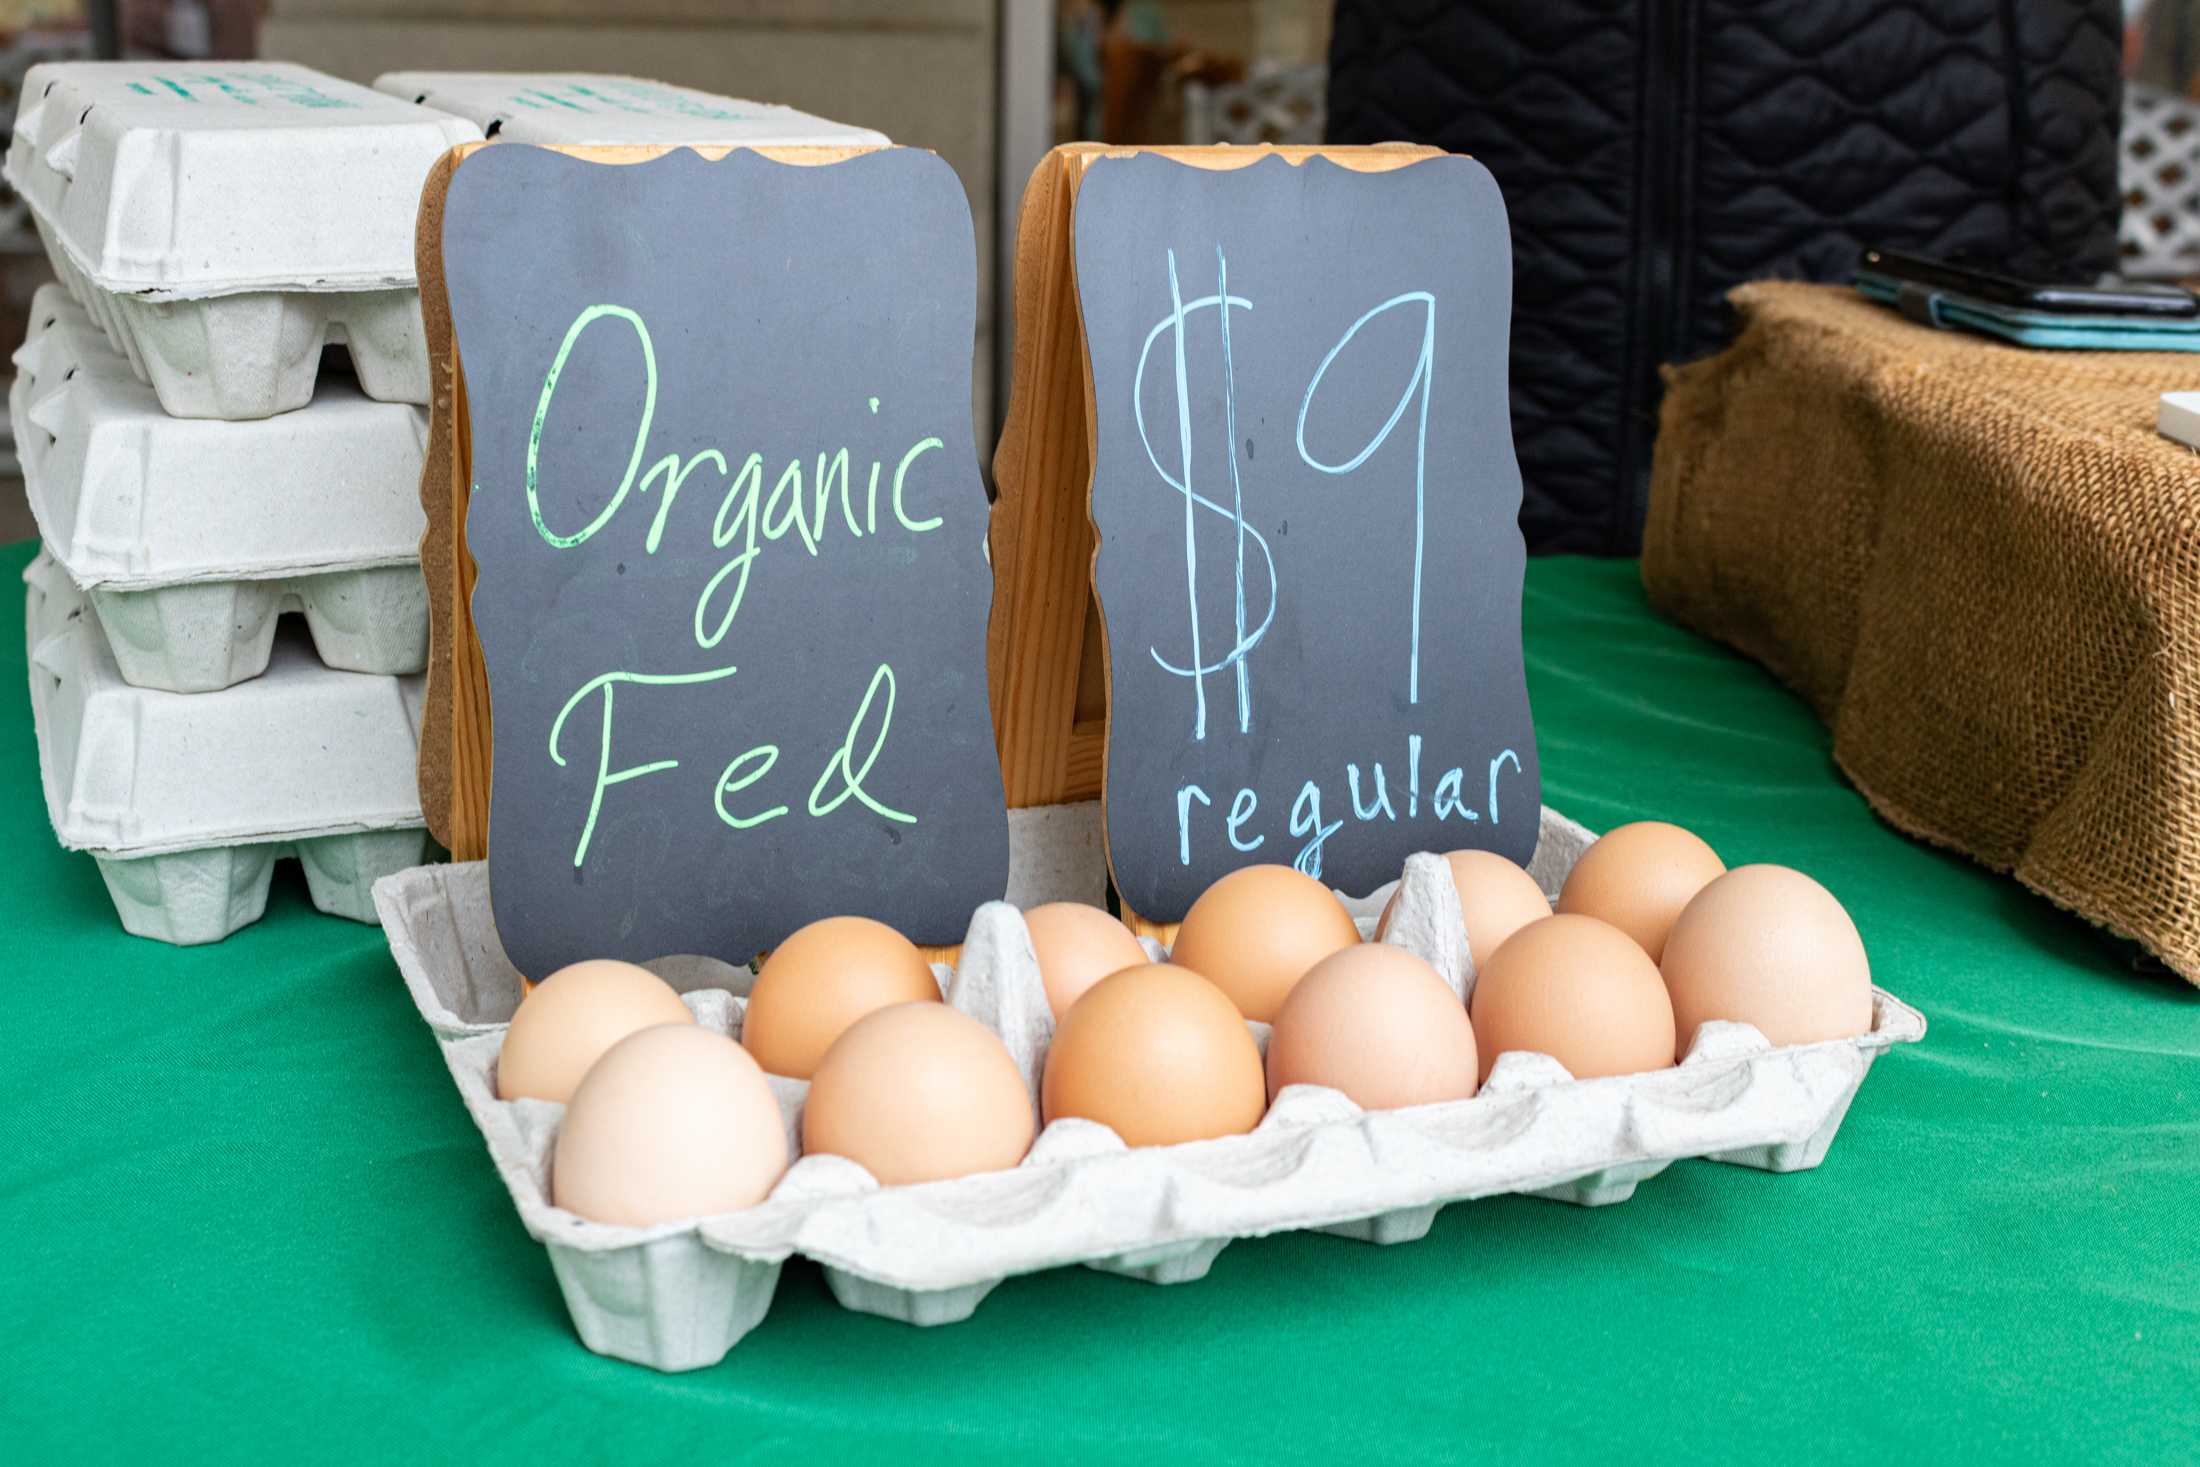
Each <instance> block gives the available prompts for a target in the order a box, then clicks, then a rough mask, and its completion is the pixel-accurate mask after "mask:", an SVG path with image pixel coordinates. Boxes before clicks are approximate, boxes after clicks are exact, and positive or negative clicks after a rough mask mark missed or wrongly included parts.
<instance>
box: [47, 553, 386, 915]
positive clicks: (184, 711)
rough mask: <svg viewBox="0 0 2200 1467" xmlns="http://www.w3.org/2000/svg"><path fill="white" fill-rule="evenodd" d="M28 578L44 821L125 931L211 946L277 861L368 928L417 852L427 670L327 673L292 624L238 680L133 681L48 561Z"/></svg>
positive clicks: (316, 899)
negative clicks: (82, 865) (380, 897)
mask: <svg viewBox="0 0 2200 1467" xmlns="http://www.w3.org/2000/svg"><path fill="white" fill-rule="evenodd" d="M23 579H24V581H25V582H26V583H27V584H28V586H29V588H30V589H29V600H28V606H27V608H26V618H27V621H28V629H29V639H30V684H31V715H32V720H33V723H34V724H35V727H36V734H37V740H38V766H39V774H40V776H41V778H42V781H43V783H44V786H45V794H46V813H47V816H48V818H49V819H51V821H52V822H53V828H54V834H55V835H56V836H57V837H59V839H60V841H61V844H62V845H63V846H65V847H67V848H68V849H70V850H72V851H88V852H90V853H91V855H92V857H93V859H94V860H96V861H97V862H98V863H99V872H100V875H101V877H103V878H104V879H105V881H106V883H107V892H108V895H110V896H111V897H113V898H114V903H115V912H116V914H117V915H118V916H119V917H120V918H121V920H122V925H123V927H124V928H125V929H127V930H128V931H131V932H134V933H136V934H138V935H139V936H141V937H153V938H158V939H160V940H162V941H165V942H173V943H179V944H188V943H201V942H218V941H220V940H221V939H222V938H224V937H227V936H228V935H229V934H230V933H231V932H234V931H235V930H236V929H238V928H239V927H242V926H244V925H245V924H247V923H249V922H254V921H257V920H258V919H259V917H260V915H261V913H262V912H264V911H265V910H266V907H267V892H268V881H269V878H270V876H271V874H272V871H273V867H274V863H275V861H276V859H277V858H278V857H280V856H296V857H297V858H298V860H299V862H300V863H301V864H302V865H303V866H304V867H305V873H306V883H307V886H308V888H309V890H310V891H311V893H312V896H313V903H314V905H315V906H317V907H319V908H320V909H321V910H322V911H324V912H333V913H335V914H336V915H338V916H343V917H350V918H352V919H353V920H354V921H360V922H372V921H374V920H376V912H375V908H374V902H373V897H372V889H373V886H374V883H375V882H376V881H377V880H379V879H381V878H382V877H384V876H386V875H388V874H390V873H391V872H393V871H399V870H402V869H404V868H406V867H409V866H417V865H418V864H419V863H420V862H421V861H423V860H425V859H427V856H428V851H429V844H428V834H427V830H426V828H425V825H424V822H423V821H422V819H421V814H420V796H419V792H418V790H417V788H416V786H415V783H414V772H415V771H414V764H415V760H416V757H417V749H418V737H419V728H420V703H421V696H422V689H421V682H422V679H421V678H419V677H402V678H401V677H390V676H383V675H377V674H371V673H358V672H337V671H334V670H333V669H330V668H328V667H324V666H323V665H322V664H321V662H320V660H319V659H318V658H316V657H315V656H314V654H313V650H312V648H311V647H310V646H308V645H307V644H306V642H305V639H304V637H303V636H302V635H300V634H296V633H295V632H294V633H293V634H292V635H288V636H280V637H278V638H277V639H276V645H275V649H274V656H273V658H272V659H271V660H270V662H269V664H268V668H267V672H266V675H265V676H263V677H260V678H256V679H254V680H253V681H251V682H247V683H240V684H238V685H237V686H236V687H234V688H229V689H225V690H224V691H222V692H218V693H169V692H160V691H155V690H151V689H146V688H138V687H132V686H131V685H130V684H129V683H127V682H125V681H124V680H123V677H122V675H121V672H120V670H119V669H118V668H117V667H116V665H115V660H114V657H113V655H112V653H111V652H110V651H109V650H108V647H107V639H106V636H105V634H104V633H103V632H102V631H101V630H100V626H99V622H98V620H97V619H96V618H95V617H93V616H91V615H89V614H88V611H87V608H86V606H85V604H84V601H83V598H82V596H81V594H80V593H79V592H78V591H77V589H76V588H75V587H74V586H73V585H71V584H70V582H69V579H68V577H67V576H66V575H64V574H63V573H62V571H61V569H60V567H59V566H57V565H55V564H54V562H53V560H52V559H51V558H50V557H48V556H46V555H44V554H41V555H39V556H38V557H37V558H36V559H34V560H33V561H32V562H31V565H30V569H29V570H27V571H25V572H24V576H23Z"/></svg>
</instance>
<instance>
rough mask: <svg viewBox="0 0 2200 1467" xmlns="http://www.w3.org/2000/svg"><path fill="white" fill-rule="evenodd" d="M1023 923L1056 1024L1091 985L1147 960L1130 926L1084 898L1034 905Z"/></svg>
mask: <svg viewBox="0 0 2200 1467" xmlns="http://www.w3.org/2000/svg"><path fill="white" fill-rule="evenodd" d="M1024 925H1025V926H1027V927H1029V928H1030V929H1031V948H1032V951H1033V952H1035V953H1037V954H1038V956H1039V977H1040V979H1041V980H1042V981H1043V982H1044V983H1045V984H1046V989H1047V1007H1049V1008H1051V1009H1053V1010H1054V1019H1055V1022H1056V1023H1060V1022H1061V1018H1062V1015H1064V1014H1066V1013H1068V1012H1069V1006H1070V1005H1071V1004H1073V1003H1075V1002H1077V1000H1078V999H1079V998H1081V997H1083V996H1084V992H1085V990H1086V989H1088V988H1090V987H1092V985H1093V984H1095V983H1098V982H1099V981H1100V980H1101V979H1103V978H1105V977H1107V976H1108V975H1109V974H1110V973H1120V972H1121V971H1123V969H1125V968H1136V967H1138V966H1140V965H1141V964H1143V963H1145V962H1147V961H1149V959H1148V958H1147V957H1146V950H1145V949H1144V948H1142V947H1140V946H1139V945H1138V939H1137V938H1136V937H1134V936H1132V935H1131V930H1130V929H1129V928H1128V927H1125V926H1124V925H1123V924H1122V923H1121V922H1119V921H1117V920H1116V919H1115V918H1114V917H1111V916H1109V915H1108V914H1107V913H1106V912H1104V911H1102V910H1101V909H1100V908H1098V907H1088V906H1086V905H1085V904H1084V903H1083V902H1048V903H1047V904H1046V905H1045V906H1040V907H1033V908H1032V909H1031V910H1030V911H1028V912H1026V913H1024Z"/></svg>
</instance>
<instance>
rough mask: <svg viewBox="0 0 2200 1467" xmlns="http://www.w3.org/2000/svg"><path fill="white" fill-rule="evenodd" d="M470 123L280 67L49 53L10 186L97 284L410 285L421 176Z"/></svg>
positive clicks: (19, 122)
mask: <svg viewBox="0 0 2200 1467" xmlns="http://www.w3.org/2000/svg"><path fill="white" fill-rule="evenodd" d="M480 136H481V129H480V128H479V127H477V126H475V125H474V124H473V123H471V122H468V121H466V120H464V119H463V118H458V117H452V116H449V115H447V114H445V113H440V112H436V111H433V110H431V109H429V108H426V107H421V106H418V105H416V104H414V103H412V102H408V101H403V100H400V99H399V98H396V97H392V96H388V95H386V94H384V93H381V92H377V91H374V90H373V89H371V88H368V87H362V86H358V85H355V84H354V83H351V82H347V81H341V80H339V79H337V78H336V77H333V76H327V75H324V74H322V73H321V72H318V71H313V70H311V69H309V68H307V67H303V66H296V65H293V64H291V63H289V62H282V61H225V62H205V63H184V62H170V61H56V62H46V63H42V64H40V65H38V66H34V67H32V68H31V69H30V71H29V73H28V74H27V75H26V76H25V77H24V79H23V84H22V91H21V100H20V102H19V104H18V107H17V111H16V117H15V132H14V136H13V138H12V139H11V140H10V142H9V144H8V152H7V162H6V165H5V169H4V173H5V177H6V179H7V181H8V182H9V183H10V184H11V185H13V186H14V188H15V190H16V191H17V192H18V193H20V194H21V195H22V196H23V198H24V199H25V200H26V201H27V202H28V203H29V204H30V206H31V208H32V209H33V210H35V211H36V212H37V214H38V215H39V217H40V219H41V220H42V221H43V222H44V223H45V224H46V226H47V231H46V232H47V234H48V235H49V243H50V244H54V245H58V247H59V249H60V250H61V251H62V253H63V254H65V255H66V256H67V258H68V260H69V262H70V263H71V264H73V265H74V266H75V267H76V268H77V269H78V270H79V271H81V272H82V273H83V275H85V276H86V277H88V278H89V280H90V281H91V283H92V284H94V285H96V286H98V287H99V288H101V289H104V290H109V291H115V292H125V293H136V294H142V295H146V296H148V297H152V298H161V299H193V298H200V297H205V296H217V295H229V294H234V293H236V292H240V291H251V290H283V291H353V290H377V289H389V288H392V287H401V286H410V285H412V284H413V283H414V272H413V224H414V219H415V216H416V215H417V214H418V213H419V207H420V186H421V183H422V182H423V181H424V180H425V179H426V178H427V175H428V170H429V169H430V167H431V166H433V164H434V163H435V161H436V160H437V159H438V158H440V157H441V156H442V155H443V154H444V152H445V151H447V150H448V149H450V148H451V147H453V146H454V145H456V144H459V143H464V142H472V141H475V140H478V139H479V138H480Z"/></svg>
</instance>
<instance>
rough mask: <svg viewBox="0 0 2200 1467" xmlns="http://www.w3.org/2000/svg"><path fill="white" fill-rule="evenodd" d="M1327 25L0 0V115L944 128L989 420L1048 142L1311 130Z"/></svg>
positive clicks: (2185, 119)
mask: <svg viewBox="0 0 2200 1467" xmlns="http://www.w3.org/2000/svg"><path fill="white" fill-rule="evenodd" d="M2120 3H2122V4H2123V5H2124V6H2125V12H2126V16H2127V19H2128V21H2129V28H2128V31H2127V35H2126V45H2125V67H2126V70H2127V72H2128V73H2129V74H2130V75H2131V76H2132V77H2134V78H2135V79H2136V80H2137V81H2138V82H2139V83H2141V85H2138V86H2134V87H2133V88H2132V90H2131V94H2130V99H2129V100H2128V101H2127V104H2126V117H2127V121H2126V157H2125V175H2126V178H2127V181H2128V185H2129V187H2128V189H2127V197H2128V198H2129V200H2130V201H2131V204H2132V209H2131V211H2130V213H2129V214H2128V216H2127V220H2126V229H2125V255H2126V259H2127V261H2129V262H2131V263H2132V264H2133V265H2134V266H2135V267H2142V268H2143V269H2144V270H2145V271H2147V272H2150V273H2172V274H2177V273H2200V166H2194V165H2195V160H2200V129H2196V128H2195V127H2194V119H2195V118H2200V102H2193V101H2191V100H2190V99H2192V98H2194V97H2195V95H2196V93H2200V82H2196V78H2200V0H2151V3H2150V0H2120ZM1426 8H1427V7H1426V6H1408V5H1405V4H1404V3H1403V0H1401V4H1400V9H1401V10H1403V9H1426ZM1331 28H1332V0H624V3H612V0H107V3H87V0H0V127H4V126H5V124H6V121H7V119H8V118H11V117H12V116H13V114H14V110H15V96H14V85H15V83H16V82H17V81H19V80H20V78H21V76H22V74H23V72H24V70H25V69H27V67H28V66H30V65H31V64H33V63H34V62H36V61H39V60H44V59H48V58H50V57H56V56H66V55H86V56H92V55H100V56H115V55H130V56H170V57H175V58H177V59H179V60H183V61H189V60H195V59H204V58H241V57H253V56H266V57H276V58H281V59H285V60H291V61H297V62H302V63H304V64H306V65H309V66H313V67H318V68H320V69H322V70H325V71H329V72H333V73H335V74H337V75H340V76H345V77H349V78H352V79H354V80H358V81H369V80H371V79H372V78H373V77H375V76H376V75H378V74H380V73H382V72H384V71H390V70H397V69H439V70H536V71H542V70H585V71H600V72H623V73H630V74H634V75H638V76H645V77H653V78H656V79H659V80H662V81H667V82H674V83H681V84H685V85H689V86H694V87H700V88H703V89H706V90H709V91H713V92H720V93H727V94H732V95H736V96H749V97H754V98H758V99H761V100H768V101H776V102H785V103H789V104H792V105H794V106H796V107H800V108H803V109H805V110H808V111H812V112H816V113H819V114H821V115H824V116H829V117H833V118H836V119H839V120H842V121H846V122H851V123H857V124H862V125H866V126H870V127H875V128H878V129H880V130H882V131H884V132H885V133H887V134H888V135H889V136H891V137H893V138H894V139H895V140H896V141H898V142H902V143H907V144H912V145H915V146H920V147H926V148H931V149H933V150H935V151H937V152H938V153H939V154H940V155H941V156H942V157H943V158H945V159H946V160H947V161H948V162H949V163H950V164H951V165H952V166H953V167H954V168H955V169H956V171H957V173H958V174H959V175H960V176H961V178H962V180H963V182H964V185H965V186H966V188H967V190H968V192H969V197H970V205H971V213H972V217H973V220H974V223H975V225H976V229H977V238H978V254H979V278H980V301H979V311H978V341H977V367H978V370H977V374H976V383H977V385H976V401H975V403H974V405H973V407H974V411H975V413H976V415H977V417H978V420H979V430H980V431H979V439H980V441H981V443H983V442H988V441H990V439H991V437H992V436H993V429H994V427H995V426H997V424H998V422H999V420H1000V415H1001V413H1002V411H1003V410H1004V409H1005V406H1006V404H1005V402H1003V401H1002V400H1001V399H1002V390H1001V384H1002V383H1003V382H1005V378H1006V366H1007V362H1008V360H1009V357H1008V352H1009V348H1010V342H1009V339H1008V338H1009V334H1010V330H1011V328H1012V322H1011V320H1010V318H1009V313H1008V311H1007V309H1006V306H1007V302H1008V295H1007V286H1008V282H1007V279H1006V274H1007V272H1006V270H1005V269H1003V268H1002V262H1003V261H1005V260H1006V259H1007V258H1008V257H1009V256H1010V254H1011V252H1012V247H1013V240H1014V228H1015V222H1016V209H1017V204H1018V200H1019V197H1020V194H1021V191H1022V186H1023V182H1024V180H1025V179H1026V178H1027V177H1028V176H1029V174H1030V172H1031V169H1032V168H1033V167H1034V166H1035V165H1036V164H1037V162H1038V161H1039V159H1040V157H1041V156H1042V155H1043V154H1044V152H1045V151H1046V149H1047V148H1048V147H1050V146H1052V145H1053V144H1055V143H1057V142H1064V141H1071V140H1076V139H1086V138H1090V139H1098V140H1101V141H1107V142H1117V143H1144V144H1157V143H1176V142H1187V141H1190V142H1208V141H1231V142H1239V143H1252V142H1261V141H1273V142H1314V141H1320V140H1321V139H1322V137H1323V135H1324V116H1323V102H1324V94H1325V88H1326V79H1327V72H1326V66H1325V62H1326V58H1327V55H1328V51H1329V46H1330V39H1331ZM2135 117H2136V118H2137V119H2138V121H2137V123H2136V124H2135V123H2134V122H2133V121H2132V120H2131V119H2133V118H2135ZM2134 150H2136V151H2134ZM1501 181H1502V180H1501ZM12 205H13V201H12V200H0V342H14V341H18V340H20V339H21V337H22V334H23V326H24V322H23V320H22V319H21V317H22V312H23V310H24V308H25V306H26V304H27V302H28V300H29V297H30V294H31V292H32V290H33V289H35V287H36V286H37V284H38V283H39V281H40V279H42V278H43V274H44V271H43V266H42V263H41V261H40V258H39V254H38V250H37V245H36V241H35V240H34V239H32V238H31V237H30V236H29V234H28V232H27V229H26V227H25V222H24V220H23V218H22V215H21V210H20V208H18V207H13V206H12ZM0 452H4V450H0ZM8 467H9V464H8V460H7V459H6V458H5V457H0V471H4V470H6V469H7V468H8ZM28 531H29V527H28V523H27V520H26V519H25V518H24V516H23V514H22V510H21V495H20V492H19V490H13V489H10V488H8V487H7V486H5V485H0V535H5V536H8V537H11V538H12V537H14V536H17V535H22V534H26V533H28Z"/></svg>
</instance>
